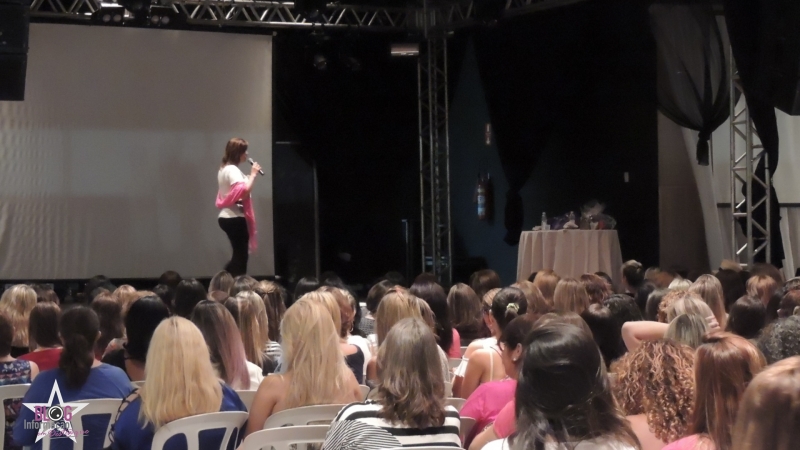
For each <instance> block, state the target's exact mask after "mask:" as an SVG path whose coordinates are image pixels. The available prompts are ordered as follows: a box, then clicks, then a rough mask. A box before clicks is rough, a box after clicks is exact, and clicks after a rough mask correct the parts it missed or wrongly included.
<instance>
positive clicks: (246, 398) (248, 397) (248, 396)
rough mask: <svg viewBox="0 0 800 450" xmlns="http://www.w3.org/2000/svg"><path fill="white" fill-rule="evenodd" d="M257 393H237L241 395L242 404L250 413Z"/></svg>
mask: <svg viewBox="0 0 800 450" xmlns="http://www.w3.org/2000/svg"><path fill="white" fill-rule="evenodd" d="M256 392H257V391H236V393H237V394H239V398H240V399H242V403H244V406H245V407H247V410H248V411H250V407H251V406H253V400H254V399H255V398H256Z"/></svg>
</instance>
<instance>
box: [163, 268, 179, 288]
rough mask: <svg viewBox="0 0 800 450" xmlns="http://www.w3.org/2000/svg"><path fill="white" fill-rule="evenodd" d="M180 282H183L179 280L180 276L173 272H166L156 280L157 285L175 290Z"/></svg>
mask: <svg viewBox="0 0 800 450" xmlns="http://www.w3.org/2000/svg"><path fill="white" fill-rule="evenodd" d="M181 281H183V278H181V275H180V274H179V273H178V272H175V271H174V270H167V271H166V272H164V273H162V274H161V276H160V277H159V278H158V284H164V285H167V286H169V287H170V288H171V289H177V287H178V284H179V283H180V282H181Z"/></svg>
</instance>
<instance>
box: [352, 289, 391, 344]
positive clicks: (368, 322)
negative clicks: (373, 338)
mask: <svg viewBox="0 0 800 450" xmlns="http://www.w3.org/2000/svg"><path fill="white" fill-rule="evenodd" d="M392 287H394V285H393V284H392V283H391V282H389V281H386V280H382V281H379V282H377V283H375V285H373V286H372V288H370V290H369V292H368V293H367V299H366V304H367V305H366V306H367V314H366V315H364V317H363V318H362V319H361V323H359V324H358V327H359V328H360V329H361V331H363V332H364V333H365V334H366V335H367V336H369V335H370V334H374V333H375V313H376V312H378V305H379V304H380V303H381V299H382V298H383V296H384V295H386V292H388V291H389V289H391V288H392Z"/></svg>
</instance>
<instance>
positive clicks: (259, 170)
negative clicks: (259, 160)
mask: <svg viewBox="0 0 800 450" xmlns="http://www.w3.org/2000/svg"><path fill="white" fill-rule="evenodd" d="M247 162H249V163H250V165H251V166H252V165H253V164H255V163H256V162H255V161H253V158H247ZM258 173H259V174H260V175H262V176H263V175H264V171H263V170H261V169H258Z"/></svg>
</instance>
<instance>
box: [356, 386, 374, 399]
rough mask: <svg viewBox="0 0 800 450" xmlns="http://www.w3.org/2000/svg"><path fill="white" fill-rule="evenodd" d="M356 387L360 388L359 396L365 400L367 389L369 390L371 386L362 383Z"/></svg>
mask: <svg viewBox="0 0 800 450" xmlns="http://www.w3.org/2000/svg"><path fill="white" fill-rule="evenodd" d="M358 387H359V388H360V389H361V398H363V399H364V400H366V399H367V396H368V395H369V391H371V390H372V388H370V387H369V386H365V385H363V384H360V385H358Z"/></svg>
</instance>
